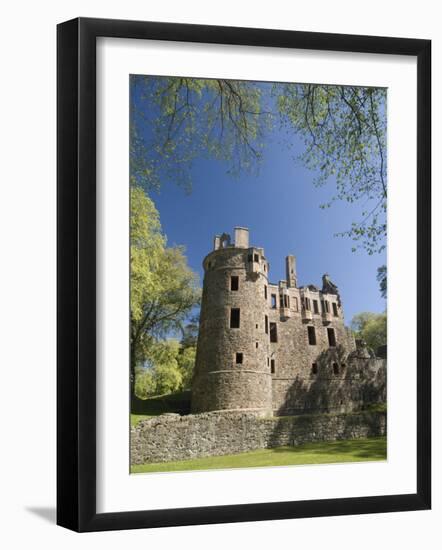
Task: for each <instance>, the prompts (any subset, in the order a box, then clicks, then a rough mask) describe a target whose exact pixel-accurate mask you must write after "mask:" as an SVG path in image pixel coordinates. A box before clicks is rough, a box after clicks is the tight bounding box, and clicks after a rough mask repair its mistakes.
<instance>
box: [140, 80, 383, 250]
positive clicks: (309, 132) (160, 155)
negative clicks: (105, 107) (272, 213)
mask: <svg viewBox="0 0 442 550" xmlns="http://www.w3.org/2000/svg"><path fill="white" fill-rule="evenodd" d="M131 90H132V101H131V156H130V158H131V181H132V184H133V185H139V186H142V187H144V188H145V189H150V188H151V187H156V188H158V187H159V186H160V181H161V180H162V178H163V179H172V180H173V181H176V182H178V183H180V184H181V185H184V186H186V188H188V189H190V187H191V178H190V172H191V168H192V161H193V160H195V159H196V158H215V159H218V160H221V161H225V162H227V164H228V172H230V173H231V174H234V175H236V174H239V173H240V172H241V171H243V170H253V169H255V168H257V167H258V166H259V162H260V160H261V158H262V155H263V150H264V145H263V144H264V141H265V137H266V135H267V133H268V132H269V130H270V129H271V128H272V127H273V126H274V125H275V123H276V122H277V121H279V124H280V125H281V126H282V127H283V128H285V129H286V130H287V144H288V145H289V146H290V144H291V142H292V139H291V135H293V134H294V133H295V134H298V135H299V136H301V138H302V139H303V140H304V142H305V146H306V148H305V152H304V154H303V155H301V157H300V158H299V160H300V161H301V162H302V163H303V164H304V165H305V166H306V167H308V168H310V169H313V170H317V171H318V172H319V177H318V178H317V180H316V184H317V185H319V186H322V185H324V184H325V183H326V182H327V181H332V182H334V184H335V186H336V189H335V193H334V194H333V196H332V197H331V199H330V200H328V201H326V202H325V203H324V204H323V205H322V207H323V208H327V207H330V206H331V205H332V203H333V202H334V201H336V200H342V201H346V202H349V203H358V204H360V205H361V206H360V208H361V213H360V219H359V220H357V221H355V222H353V224H352V225H351V227H350V228H348V229H347V230H343V231H342V232H341V233H339V235H342V236H348V237H350V238H351V239H352V240H353V241H354V246H353V250H356V249H357V248H358V247H362V248H364V249H365V250H366V251H367V252H368V253H369V254H374V253H376V252H381V251H382V250H384V248H385V234H386V203H387V164H386V157H387V155H386V90H385V89H383V88H363V87H355V86H326V85H319V84H274V85H269V84H265V83H257V82H245V81H234V80H222V79H217V80H207V79H195V78H179V77H148V76H143V75H134V76H132V80H131ZM146 125H148V126H149V128H153V132H152V138H151V139H150V141H149V142H148V143H146V142H145V141H144V140H143V138H142V137H141V136H142V135H143V128H144V127H146Z"/></svg>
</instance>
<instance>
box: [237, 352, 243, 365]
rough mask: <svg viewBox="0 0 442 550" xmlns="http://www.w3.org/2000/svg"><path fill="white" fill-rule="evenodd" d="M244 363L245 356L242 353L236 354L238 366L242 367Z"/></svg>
mask: <svg viewBox="0 0 442 550" xmlns="http://www.w3.org/2000/svg"><path fill="white" fill-rule="evenodd" d="M242 361H243V354H242V353H237V354H236V364H237V365H242Z"/></svg>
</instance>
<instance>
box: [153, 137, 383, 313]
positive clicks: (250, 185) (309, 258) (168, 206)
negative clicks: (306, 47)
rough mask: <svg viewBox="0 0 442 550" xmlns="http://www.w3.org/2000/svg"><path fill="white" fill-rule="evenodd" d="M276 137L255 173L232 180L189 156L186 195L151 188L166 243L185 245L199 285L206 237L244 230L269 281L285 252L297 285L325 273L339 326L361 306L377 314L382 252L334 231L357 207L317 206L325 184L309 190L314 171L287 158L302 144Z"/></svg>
mask: <svg viewBox="0 0 442 550" xmlns="http://www.w3.org/2000/svg"><path fill="white" fill-rule="evenodd" d="M280 139H282V134H281V135H279V132H278V130H275V131H273V133H272V135H271V140H270V142H269V143H267V144H266V147H265V150H264V157H263V161H262V163H261V167H260V170H259V173H258V175H248V174H242V175H241V176H240V177H238V178H233V177H231V176H229V175H228V174H227V170H228V165H227V164H226V163H223V162H220V161H215V160H207V159H197V160H196V161H194V163H193V168H192V171H191V176H192V182H193V185H192V191H191V193H186V192H185V190H184V189H183V188H182V187H179V186H178V185H177V184H176V183H175V182H174V181H170V180H165V181H163V182H162V185H161V189H160V191H159V192H153V191H151V192H150V196H151V198H152V199H153V200H154V202H155V204H156V207H157V209H158V211H159V213H160V219H161V224H162V227H163V230H164V233H165V234H166V236H167V239H168V244H169V245H174V244H179V245H184V246H185V247H186V255H187V258H188V263H189V265H190V267H191V268H192V269H193V270H194V271H195V272H197V273H198V274H199V275H200V279H201V282H202V276H203V271H202V267H201V264H202V260H203V258H204V257H205V256H206V254H208V253H209V252H210V251H211V250H212V242H213V236H214V235H215V234H220V233H223V232H227V233H230V234H231V235H232V238H233V228H234V227H235V226H237V225H239V226H243V227H248V228H249V230H250V244H251V245H255V246H259V247H263V248H264V250H265V255H266V257H267V259H268V260H269V262H270V280H271V281H272V282H278V281H279V280H280V279H284V278H285V263H284V262H285V256H286V255H288V254H294V255H295V256H296V261H297V272H298V283H299V285H305V284H316V285H321V277H322V275H323V273H325V272H328V273H329V274H330V278H331V279H332V281H333V282H334V283H335V284H336V285H337V286H338V287H339V290H340V293H341V297H342V302H343V307H344V314H345V319H346V322H347V323H349V322H350V320H351V318H352V317H353V315H355V314H356V313H359V312H361V311H374V312H382V311H384V309H385V300H383V299H382V298H381V296H380V292H379V286H378V283H377V281H376V270H377V268H378V267H379V266H381V265H382V264H384V263H386V257H385V253H383V254H376V255H373V256H369V255H368V254H367V253H366V252H365V251H363V250H358V251H356V252H352V251H351V248H352V241H351V240H350V239H348V238H345V237H335V236H334V234H335V233H337V232H340V231H344V230H346V229H348V228H349V227H350V225H351V222H352V221H358V220H360V212H361V210H362V208H361V206H360V205H359V206H358V205H350V204H348V203H343V202H335V203H334V204H333V205H332V206H331V208H329V209H325V210H323V209H321V208H320V207H319V205H320V204H321V203H323V202H326V201H327V199H328V198H330V197H331V195H332V194H333V190H334V189H333V182H330V183H328V184H327V185H326V186H325V187H321V188H316V187H315V186H314V185H313V180H314V177H315V173H314V172H312V171H310V170H306V169H304V168H303V167H302V166H300V164H299V163H298V162H297V161H296V160H294V156H296V154H299V153H300V152H302V149H303V144H302V142H301V141H299V140H298V139H297V138H296V137H295V138H294V141H293V148H292V149H290V150H288V149H287V148H285V147H282V146H281V145H280V143H279V142H280Z"/></svg>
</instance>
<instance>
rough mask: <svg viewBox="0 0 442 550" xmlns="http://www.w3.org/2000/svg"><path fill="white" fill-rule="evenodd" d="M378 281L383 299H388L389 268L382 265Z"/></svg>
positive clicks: (379, 269)
mask: <svg viewBox="0 0 442 550" xmlns="http://www.w3.org/2000/svg"><path fill="white" fill-rule="evenodd" d="M376 278H377V281H378V283H379V290H380V291H381V296H382V298H387V266H386V265H382V266H381V267H378V273H377V277H376Z"/></svg>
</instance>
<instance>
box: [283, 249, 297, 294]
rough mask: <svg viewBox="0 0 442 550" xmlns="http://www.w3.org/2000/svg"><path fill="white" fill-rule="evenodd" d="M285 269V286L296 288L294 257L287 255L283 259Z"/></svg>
mask: <svg viewBox="0 0 442 550" xmlns="http://www.w3.org/2000/svg"><path fill="white" fill-rule="evenodd" d="M285 271H286V279H287V286H288V287H293V288H296V286H297V284H298V283H297V277H296V259H295V257H294V256H287V257H286V259H285Z"/></svg>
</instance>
